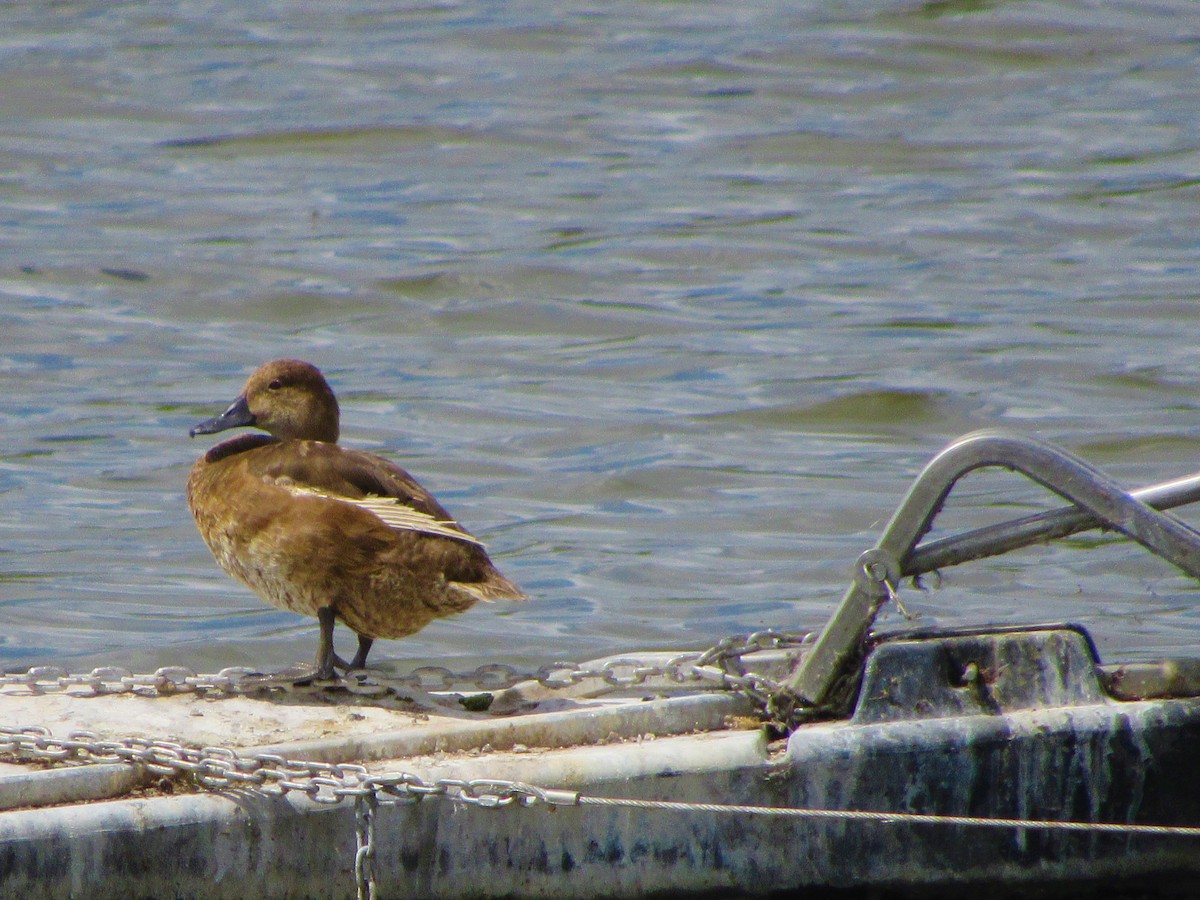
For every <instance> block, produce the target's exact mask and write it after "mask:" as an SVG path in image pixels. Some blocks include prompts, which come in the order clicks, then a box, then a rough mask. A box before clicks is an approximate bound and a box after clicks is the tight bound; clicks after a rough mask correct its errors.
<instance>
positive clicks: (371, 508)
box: [282, 483, 483, 547]
mask: <svg viewBox="0 0 1200 900" xmlns="http://www.w3.org/2000/svg"><path fill="white" fill-rule="evenodd" d="M282 487H284V488H285V489H286V490H287V491H288V492H289V493H291V494H294V495H295V496H298V497H319V498H321V499H323V500H330V501H335V502H338V503H349V504H351V505H353V506H357V507H358V508H359V509H365V510H366V511H367V512H369V513H371V514H372V515H374V516H376V517H377V518H378V519H380V520H381V521H382V522H383V523H384V524H385V525H387V526H388V527H389V528H397V529H400V530H401V531H417V532H420V533H421V534H431V535H436V536H437V537H445V538H453V539H454V540H456V541H463V542H465V543H468V544H474V545H475V546H477V547H482V546H483V542H482V541H480V540H478V539H477V538H475V537H473V536H472V535H470V534H468V533H467V532H466V531H465V530H464V529H463V527H462V526H461V525H459V524H458V523H457V522H455V521H454V520H453V519H451V518H445V519H440V518H436V517H435V516H431V515H430V514H429V513H427V512H423V511H421V510H419V509H414V508H413V507H411V506H409V505H408V504H406V503H405V502H404V501H403V500H401V499H399V498H396V497H371V496H367V497H346V496H342V495H339V494H334V493H331V492H329V491H322V490H318V489H317V488H312V487H305V486H302V485H298V484H286V483H285V484H283V485H282Z"/></svg>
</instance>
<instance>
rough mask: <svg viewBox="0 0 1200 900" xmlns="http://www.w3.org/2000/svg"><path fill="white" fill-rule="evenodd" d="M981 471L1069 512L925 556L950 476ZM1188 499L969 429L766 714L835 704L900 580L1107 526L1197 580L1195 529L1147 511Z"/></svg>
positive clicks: (924, 483)
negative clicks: (1001, 475) (1034, 490)
mask: <svg viewBox="0 0 1200 900" xmlns="http://www.w3.org/2000/svg"><path fill="white" fill-rule="evenodd" d="M986 467H1000V468H1004V469H1010V470H1012V471H1015V472H1019V473H1021V474H1022V475H1025V476H1026V477H1027V478H1029V479H1031V480H1033V481H1035V482H1037V483H1038V484H1040V485H1042V486H1043V487H1045V488H1047V489H1048V490H1050V491H1053V492H1054V493H1056V494H1058V495H1059V496H1061V497H1063V498H1065V499H1067V500H1069V501H1071V503H1073V504H1074V506H1072V507H1068V508H1065V509H1061V510H1054V511H1053V512H1051V513H1043V514H1041V515H1039V516H1029V517H1026V518H1024V519H1018V520H1015V521H1013V522H1009V523H1005V524H1003V525H997V526H991V527H990V528H988V529H979V530H978V531H977V532H970V533H968V534H966V535H962V536H960V537H959V538H957V539H955V538H951V539H947V540H945V541H939V542H935V543H936V544H938V545H939V546H938V547H937V548H936V550H935V551H930V552H925V548H920V549H918V548H917V542H918V541H920V540H921V538H922V537H924V535H925V534H926V533H927V532H928V531H929V529H930V527H931V525H932V524H933V520H934V519H935V518H936V517H937V515H938V513H939V512H940V511H941V509H942V507H943V506H944V504H945V502H946V498H947V497H948V496H949V494H950V492H951V490H952V489H953V488H954V486H955V484H957V482H958V481H959V479H961V478H962V477H963V476H964V475H966V474H967V473H968V472H972V471H974V470H976V469H981V468H986ZM1181 497H1182V498H1183V499H1180V498H1181ZM1195 499H1200V477H1193V478H1190V479H1184V480H1181V481H1178V482H1171V483H1170V484H1169V485H1160V486H1157V487H1155V488H1148V489H1145V490H1143V491H1139V492H1137V493H1136V494H1130V493H1129V492H1127V491H1125V490H1124V489H1123V488H1122V487H1121V486H1120V485H1119V484H1117V483H1116V482H1115V481H1113V480H1112V479H1111V478H1109V477H1108V476H1107V475H1105V474H1104V473H1103V472H1101V471H1100V470H1099V469H1097V468H1095V467H1094V466H1092V465H1090V464H1089V463H1086V462H1084V461H1083V460H1082V459H1079V458H1078V457H1076V456H1074V455H1072V454H1070V453H1068V452H1067V451H1066V450H1063V449H1061V448H1060V447H1055V446H1054V445H1052V444H1048V443H1045V442H1043V441H1039V440H1036V439H1034V438H1030V437H1026V436H1023V435H1016V434H1010V433H1006V432H1002V431H978V432H974V433H972V434H968V435H966V436H965V437H962V438H959V439H958V440H957V441H955V442H954V443H952V444H951V445H950V446H949V447H947V448H946V449H945V450H943V451H942V452H941V453H939V454H938V455H937V456H935V457H934V458H933V460H932V461H931V462H930V463H929V464H928V465H927V466H926V467H925V469H924V471H923V472H921V474H920V475H919V476H918V478H917V480H916V481H915V482H914V483H913V486H912V488H911V489H910V490H909V492H908V495H907V496H906V497H905V498H904V501H903V502H902V503H901V504H900V507H899V509H897V510H896V513H895V515H893V516H892V519H891V521H890V522H889V523H888V525H887V527H886V528H885V529H884V532H883V536H882V537H881V538H880V540H879V543H878V544H877V545H876V547H875V548H874V549H873V550H870V551H867V553H865V554H863V556H862V557H860V558H859V561H858V564H857V565H856V568H855V578H854V582H853V583H852V584H851V586H850V588H849V590H847V592H846V594H845V596H844V597H843V599H842V602H841V605H840V606H839V607H838V609H837V611H836V612H835V613H834V614H833V616H832V618H830V620H829V622H828V623H827V624H826V626H825V628H824V629H823V630H822V632H821V634H820V636H819V637H818V638H817V641H816V643H815V644H814V645H813V649H812V651H811V652H810V653H808V654H807V655H806V656H805V657H804V659H803V661H802V662H801V663H800V665H799V666H798V668H797V669H796V671H795V672H794V673H793V674H792V676H791V677H790V678H789V679H788V680H787V681H786V682H784V684H783V689H782V690H781V692H780V693H779V694H778V695H777V696H776V697H774V698H773V702H772V707H773V709H772V712H773V713H774V714H775V715H776V716H777V717H778V718H779V719H780V720H781V721H784V722H789V721H792V720H793V719H794V718H795V714H796V712H797V711H798V710H800V709H802V708H822V707H829V706H831V705H836V703H837V700H838V699H840V698H833V697H832V693H833V689H834V687H835V686H836V685H838V684H839V683H843V682H844V681H845V680H846V678H847V676H848V675H849V674H850V673H851V670H852V669H853V667H854V666H855V665H856V664H857V663H858V662H860V659H861V655H862V648H863V642H864V638H865V637H866V634H867V632H868V630H869V629H870V627H871V624H872V623H873V622H874V620H875V616H876V615H877V614H878V612H879V609H880V607H881V606H882V605H883V603H884V602H885V601H886V600H887V599H888V592H887V591H886V590H885V589H883V588H882V587H881V584H884V583H888V584H892V585H893V586H894V585H895V584H896V583H897V582H898V581H899V578H900V577H906V576H912V575H919V574H921V573H923V572H928V571H931V570H933V569H934V568H940V567H943V566H945V565H953V564H955V563H958V562H963V561H966V560H967V559H975V558H979V557H982V556H989V555H994V554H995V553H1002V552H1005V551H1006V550H1008V549H1012V548H1014V547H1018V546H1024V545H1026V544H1031V543H1034V542H1036V541H1038V540H1046V539H1049V538H1053V537H1061V536H1064V535H1066V534H1073V533H1075V532H1078V531H1084V530H1087V529H1089V528H1097V527H1108V528H1113V529H1115V530H1117V531H1120V532H1121V533H1123V534H1125V535H1127V536H1128V537H1130V538H1132V539H1133V540H1135V541H1137V542H1138V543H1139V544H1141V545H1142V546H1144V547H1146V548H1147V549H1148V550H1150V551H1151V552H1153V553H1155V554H1157V555H1158V556H1161V557H1162V558H1163V559H1166V560H1167V561H1168V562H1170V563H1172V564H1174V565H1176V566H1178V567H1179V568H1180V569H1182V570H1183V571H1185V572H1187V573H1188V574H1189V575H1192V576H1194V577H1197V578H1200V532H1197V531H1196V530H1195V529H1193V528H1191V527H1190V526H1189V525H1186V524H1185V523H1183V522H1181V521H1180V520H1179V519H1176V518H1175V517H1173V516H1169V515H1167V514H1165V513H1163V512H1159V511H1158V510H1157V509H1154V508H1153V507H1152V506H1151V505H1150V503H1151V502H1153V503H1154V505H1155V506H1160V507H1162V508H1167V507H1169V506H1171V505H1178V504H1179V503H1183V502H1191V501H1192V500H1195ZM1176 501H1178V502H1176ZM931 546H933V545H932V544H931ZM997 548H999V549H997ZM893 566H894V568H895V573H894V574H895V575H896V577H895V580H892V578H891V576H892V575H893V571H892V567H893ZM880 572H882V573H883V574H884V575H885V580H884V581H883V582H881V581H880V580H879V579H878V578H877V577H876V576H877V575H878V574H879V573H880Z"/></svg>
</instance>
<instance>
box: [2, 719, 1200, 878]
mask: <svg viewBox="0 0 1200 900" xmlns="http://www.w3.org/2000/svg"><path fill="white" fill-rule="evenodd" d="M0 756H13V757H16V758H18V759H34V760H42V761H47V762H56V763H60V764H67V765H71V764H74V765H87V764H94V763H108V762H117V761H124V762H127V763H132V764H137V765H140V766H143V767H144V768H145V769H146V771H148V772H152V773H155V774H159V775H169V776H181V777H186V778H190V779H192V780H194V781H195V783H196V784H197V785H199V786H201V787H204V788H207V789H210V790H228V789H231V788H232V789H237V788H241V789H249V790H256V791H259V792H261V793H264V794H268V795H273V796H283V795H286V794H289V793H293V792H295V793H301V794H304V795H306V796H307V797H308V799H309V800H311V801H313V802H314V803H321V804H337V803H341V802H342V801H343V800H345V799H347V798H351V799H353V800H355V802H356V804H358V801H360V800H367V801H368V802H366V803H363V804H358V807H360V808H361V811H359V813H358V817H357V820H356V825H357V828H356V830H357V831H358V833H359V850H360V852H359V853H358V854H357V856H356V859H355V869H356V872H362V873H363V878H364V880H366V881H369V880H370V879H371V878H372V877H373V876H372V875H371V873H370V869H371V862H372V860H373V857H374V852H375V848H374V844H373V829H374V824H375V812H376V810H377V808H378V805H379V804H388V805H397V804H410V803H419V802H420V801H421V800H423V799H425V798H427V797H439V798H443V799H448V800H452V801H454V802H456V803H461V804H465V805H468V806H475V807H479V808H481V809H501V808H503V807H506V806H513V805H516V806H535V805H538V804H545V805H548V806H614V807H625V808H634V809H647V810H670V811H677V812H711V813H740V814H744V815H764V816H790V817H798V818H811V819H840V820H846V821H864V822H877V823H885V824H888V823H892V824H894V823H904V824H945V825H963V826H978V827H988V828H1037V829H1044V830H1049V831H1085V832H1095V833H1119V834H1151V835H1170V836H1175V837H1200V826H1188V825H1144V824H1137V823H1122V822H1071V821H1055V820H1044V819H1003V818H996V819H992V818H983V817H978V816H940V815H932V814H924V813H900V812H878V811H869V810H833V809H811V808H799V807H774V806H747V805H735V804H720V803H684V802H677V801H671V800H642V799H637V798H621V797H592V796H588V795H585V794H581V793H580V792H578V791H571V790H560V789H554V788H546V787H540V786H538V785H533V784H528V783H526V782H523V781H508V780H504V779H497V778H475V779H470V780H464V779H458V778H441V779H438V780H436V781H426V780H424V779H422V778H421V777H420V776H418V775H414V774H412V773H410V772H390V773H384V774H376V775H372V774H371V773H370V772H368V771H367V769H366V767H365V766H360V765H351V764H348V763H323V762H313V761H308V760H296V759H287V758H285V757H282V756H277V755H275V754H270V753H255V754H248V755H246V756H240V755H238V754H237V752H236V751H234V750H231V749H229V748H226V747H199V748H196V747H187V746H185V745H183V744H180V743H177V742H174V741H151V740H144V739H140V738H125V739H122V740H102V739H100V738H98V737H96V735H94V734H92V733H90V732H86V731H75V732H72V733H71V734H70V735H68V736H67V737H66V738H55V737H53V736H52V735H51V734H50V732H49V730H48V729H46V728H43V727H41V726H36V725H34V726H22V727H11V726H0Z"/></svg>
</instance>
